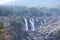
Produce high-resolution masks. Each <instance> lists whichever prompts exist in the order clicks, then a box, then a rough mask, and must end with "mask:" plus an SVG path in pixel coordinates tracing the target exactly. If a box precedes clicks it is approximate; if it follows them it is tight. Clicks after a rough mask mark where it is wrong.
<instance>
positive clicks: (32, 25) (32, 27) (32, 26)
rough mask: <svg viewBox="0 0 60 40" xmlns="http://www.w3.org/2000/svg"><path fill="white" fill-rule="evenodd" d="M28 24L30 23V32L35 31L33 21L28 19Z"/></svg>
mask: <svg viewBox="0 0 60 40" xmlns="http://www.w3.org/2000/svg"><path fill="white" fill-rule="evenodd" d="M29 22H30V24H31V30H32V31H35V27H34V19H30V20H29Z"/></svg>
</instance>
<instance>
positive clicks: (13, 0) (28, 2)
mask: <svg viewBox="0 0 60 40" xmlns="http://www.w3.org/2000/svg"><path fill="white" fill-rule="evenodd" d="M0 5H20V6H21V5H23V6H28V7H38V6H48V7H55V6H60V0H0Z"/></svg>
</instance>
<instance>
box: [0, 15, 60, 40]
mask: <svg viewBox="0 0 60 40" xmlns="http://www.w3.org/2000/svg"><path fill="white" fill-rule="evenodd" d="M0 21H1V22H2V24H3V25H4V29H6V28H9V29H7V30H8V32H9V33H8V34H9V35H5V39H6V40H11V38H10V37H11V36H10V35H12V37H13V40H48V37H49V36H50V34H51V33H53V32H55V31H57V30H60V16H58V15H55V16H52V17H36V18H31V17H29V18H28V17H27V18H25V17H24V18H21V17H0ZM7 37H9V38H10V39H7ZM52 38H53V37H52ZM50 39H51V38H50Z"/></svg>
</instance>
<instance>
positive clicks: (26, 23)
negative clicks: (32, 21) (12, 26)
mask: <svg viewBox="0 0 60 40" xmlns="http://www.w3.org/2000/svg"><path fill="white" fill-rule="evenodd" d="M24 21H25V29H26V30H27V31H28V22H27V19H26V18H24Z"/></svg>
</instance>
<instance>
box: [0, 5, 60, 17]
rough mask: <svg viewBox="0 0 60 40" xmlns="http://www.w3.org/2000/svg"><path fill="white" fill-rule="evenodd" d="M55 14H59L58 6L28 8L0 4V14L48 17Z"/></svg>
mask: <svg viewBox="0 0 60 40" xmlns="http://www.w3.org/2000/svg"><path fill="white" fill-rule="evenodd" d="M55 14H59V15H60V8H47V7H41V8H36V7H31V8H28V7H25V6H0V16H22V17H26V16H31V17H45V16H46V17H48V16H52V15H55Z"/></svg>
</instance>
